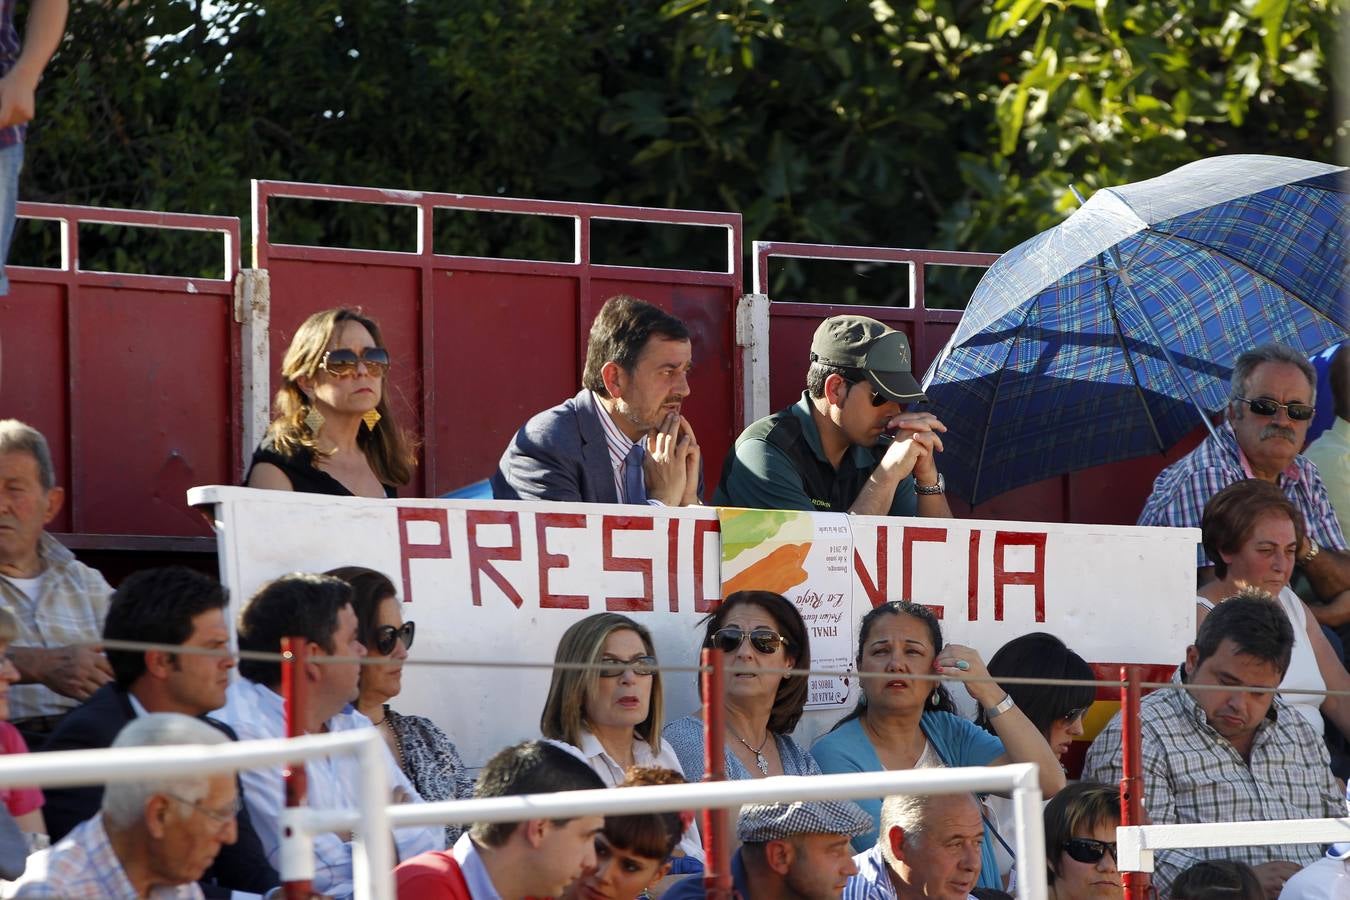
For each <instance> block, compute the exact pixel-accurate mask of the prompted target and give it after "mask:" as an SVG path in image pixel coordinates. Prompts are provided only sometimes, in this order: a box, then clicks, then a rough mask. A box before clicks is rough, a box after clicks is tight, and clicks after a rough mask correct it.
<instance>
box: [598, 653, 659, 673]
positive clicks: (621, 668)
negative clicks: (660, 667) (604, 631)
mask: <svg viewBox="0 0 1350 900" xmlns="http://www.w3.org/2000/svg"><path fill="white" fill-rule="evenodd" d="M629 669H632V670H633V674H634V675H639V676H648V675H651V674H653V673H654V672H655V671H656V657H655V656H635V657H633V658H632V659H616V658H614V657H612V656H606V657H604V658H603V659H601V660H600V677H601V678H618V677H619V676H620V675H622V674H623V673H624V672H627V671H628V670H629Z"/></svg>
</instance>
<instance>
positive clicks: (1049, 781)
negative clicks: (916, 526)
mask: <svg viewBox="0 0 1350 900" xmlns="http://www.w3.org/2000/svg"><path fill="white" fill-rule="evenodd" d="M857 666H858V675H859V688H860V694H859V697H858V705H857V706H856V707H855V708H854V710H853V712H851V713H849V714H848V715H847V716H845V717H844V718H843V719H842V720H840V722H839V724H837V725H835V726H834V729H833V730H832V731H830V733H829V734H826V735H825V736H824V737H822V738H821V739H820V740H818V741H816V743H815V746H813V747H812V748H811V752H812V753H813V754H815V757H816V760H817V761H818V762H819V763H820V767H821V769H822V770H823V771H825V772H826V773H838V772H877V771H882V770H896V769H927V768H934V769H936V768H942V767H948V766H950V767H958V766H997V765H1003V764H1004V763H1009V762H1034V763H1036V764H1038V765H1039V766H1040V780H1041V791H1042V792H1043V793H1044V794H1045V795H1046V796H1051V795H1053V794H1054V793H1055V792H1056V791H1058V790H1059V789H1060V788H1062V787H1063V786H1064V770H1063V769H1061V768H1060V766H1059V760H1058V759H1057V758H1056V757H1055V754H1054V752H1053V751H1052V750H1051V749H1050V745H1049V744H1048V743H1046V740H1045V736H1044V735H1043V734H1041V732H1040V731H1038V730H1037V729H1036V726H1035V725H1033V724H1032V722H1031V720H1030V719H1028V718H1027V716H1026V714H1025V713H1024V712H1022V710H1020V709H1018V708H1017V703H1016V702H1015V701H1014V700H1013V698H1012V697H1011V696H1009V695H1008V693H1007V692H1006V691H1004V690H1003V689H1002V688H1001V687H999V686H998V684H997V683H995V682H993V681H992V680H988V674H989V673H988V672H987V671H986V670H985V667H984V662H983V660H981V659H980V655H979V654H978V653H977V652H975V651H974V650H973V649H971V648H970V647H965V646H962V645H960V644H945V645H944V643H943V640H942V628H941V626H940V625H939V624H938V620H937V617H936V616H935V615H933V612H932V610H930V609H929V608H928V607H926V606H922V605H920V604H917V603H910V602H908V601H905V600H893V601H891V602H889V603H883V604H882V605H880V606H878V607H876V608H875V609H873V610H871V611H870V612H869V613H868V614H867V615H865V616H863V619H862V623H861V624H860V625H859V626H858V656H857ZM909 675H945V676H948V677H955V676H961V675H968V676H971V677H972V678H973V679H976V680H971V681H969V682H966V688H967V690H969V691H970V695H971V696H972V697H973V698H974V699H975V701H976V702H977V703H978V704H979V705H980V706H981V707H983V708H984V710H985V715H986V716H987V718H988V719H989V720H990V722H991V723H992V725H993V730H994V734H989V733H988V732H986V731H985V730H984V729H982V728H980V727H979V726H978V725H976V724H974V723H973V722H970V721H968V720H966V719H963V718H961V717H960V716H958V715H956V713H955V706H954V705H953V704H952V699H951V696H950V695H949V694H948V693H947V689H946V688H945V687H943V686H942V685H941V684H940V683H938V682H936V681H927V680H922V681H921V680H917V679H914V678H908V677H906V676H909ZM995 735H997V736H995ZM857 802H858V805H859V806H861V807H862V808H863V809H865V810H867V811H868V813H869V814H871V816H872V820H873V821H874V822H875V821H878V820H879V819H880V817H881V799H880V798H877V799H874V800H859V801H857ZM876 839H877V832H876V830H875V829H873V830H872V831H871V832H869V833H867V834H864V835H859V836H858V837H856V838H854V839H853V846H854V848H856V849H857V851H858V852H860V853H861V852H863V851H865V850H868V849H870V848H871V847H872V846H873V845H874V844H875V843H876ZM996 840H997V838H996V837H995V836H994V834H993V832H992V829H991V827H990V822H989V820H988V817H986V819H985V836H984V842H983V846H982V848H981V856H982V863H981V869H980V881H979V883H980V886H981V887H989V888H996V889H1000V890H1001V889H1002V887H1003V880H1002V877H1001V876H1000V874H999V869H998V862H997V860H996V859H995V857H994V844H995V842H996Z"/></svg>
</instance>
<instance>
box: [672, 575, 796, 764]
mask: <svg viewBox="0 0 1350 900" xmlns="http://www.w3.org/2000/svg"><path fill="white" fill-rule="evenodd" d="M703 646H704V647H712V648H714V649H716V650H718V651H719V652H721V653H722V655H723V661H724V663H725V664H726V666H727V667H728V668H736V669H740V670H743V671H740V672H737V673H735V674H731V673H728V674H727V676H726V684H725V697H726V719H725V722H726V734H725V735H724V737H725V741H724V743H725V746H726V754H725V755H726V777H727V778H728V779H729V780H732V781H737V780H743V779H746V778H765V777H767V776H769V775H819V774H820V767H819V766H817V765H816V761H815V760H814V759H812V758H811V754H810V753H808V752H806V750H805V748H803V747H802V746H801V745H799V744H798V743H797V742H796V741H794V740H793V739H792V738H791V737H789V734H790V733H791V732H792V729H794V728H796V727H797V722H798V720H799V719H801V717H802V708H803V707H805V705H806V693H807V680H806V676H804V675H783V674H781V673H780V672H776V671H773V670H775V669H807V668H810V666H811V645H810V643H809V641H808V640H807V636H806V626H805V624H803V622H802V617H801V613H799V612H797V607H796V606H794V605H793V604H792V601H790V600H788V599H787V598H786V597H784V596H783V595H782V594H775V593H773V592H772V591H737V592H736V593H734V594H732V595H731V596H729V597H727V598H726V599H725V600H723V601H722V604H721V605H720V606H718V607H717V610H716V611H715V612H713V613H712V615H710V616H708V618H707V619H705V620H704V637H703ZM664 736H665V739H666V740H667V741H669V742H670V744H671V746H673V747H674V748H675V754H676V755H677V756H678V757H679V758H680V765H681V767H682V768H683V769H684V775H685V777H686V778H688V779H689V780H690V781H700V780H702V778H703V768H704V767H703V719H702V718H701V717H700V716H698V715H692V716H685V717H684V718H683V719H676V720H675V721H674V722H671V723H670V724H669V725H667V726H666V728H665V732H664Z"/></svg>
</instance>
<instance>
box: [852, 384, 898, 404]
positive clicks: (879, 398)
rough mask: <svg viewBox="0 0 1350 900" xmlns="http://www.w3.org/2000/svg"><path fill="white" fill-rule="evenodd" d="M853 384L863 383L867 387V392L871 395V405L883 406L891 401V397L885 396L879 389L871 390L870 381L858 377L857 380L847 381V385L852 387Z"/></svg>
mask: <svg viewBox="0 0 1350 900" xmlns="http://www.w3.org/2000/svg"><path fill="white" fill-rule="evenodd" d="M855 384H865V386H866V387H867V390H868V393H870V394H871V395H872V405H873V406H885V405H886V404H887V403H889V402H891V398H890V397H887V396H885V395H884V394H882V393H881V392H880V391H874V390H872V382H870V381H864V380H863V379H861V378H860V379H858V380H857V381H850V382H849V383H848V386H849V387H853V385H855Z"/></svg>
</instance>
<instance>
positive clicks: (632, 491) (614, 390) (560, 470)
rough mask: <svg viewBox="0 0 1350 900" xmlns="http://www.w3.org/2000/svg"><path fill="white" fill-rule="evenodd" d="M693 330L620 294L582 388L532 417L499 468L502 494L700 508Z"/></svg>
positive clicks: (597, 330) (599, 329)
mask: <svg viewBox="0 0 1350 900" xmlns="http://www.w3.org/2000/svg"><path fill="white" fill-rule="evenodd" d="M691 357H692V345H691V343H690V340H689V329H688V328H687V327H686V326H685V324H684V323H683V322H681V321H680V320H679V319H677V318H675V317H674V316H672V315H670V314H669V313H667V312H665V311H664V310H661V309H658V308H657V307H655V306H652V305H651V304H650V303H644V302H643V301H641V300H638V299H636V298H634V297H627V296H623V295H619V296H616V297H611V298H610V299H609V300H607V301H606V302H605V305H604V306H603V307H601V309H600V312H599V314H598V315H596V317H595V322H594V323H593V324H592V325H591V332H590V337H589V340H588V342H587V347H586V368H585V371H584V372H583V374H582V379H581V382H582V388H581V391H580V392H579V393H578V394H577V395H576V396H575V397H570V398H568V399H567V400H565V401H563V402H562V403H560V404H558V405H557V406H555V407H553V408H551V409H546V410H544V411H543V412H541V413H539V414H538V415H536V416H534V417H533V418H531V419H530V420H529V421H528V422H526V423H525V424H524V425H523V426H522V427H521V429H520V430H519V431H517V432H516V435H515V437H513V438H512V439H511V443H510V444H509V445H507V448H506V452H505V453H503V454H502V458H501V462H500V463H499V464H498V467H497V471H496V473H494V474H493V476H492V496H493V497H494V498H496V499H498V500H560V501H571V502H573V503H578V502H580V503H648V504H652V505H663V506H697V505H699V504H700V503H701V500H702V494H703V485H702V483H701V481H702V465H701V456H700V454H699V447H698V440H697V439H696V438H695V437H694V429H693V427H692V426H691V425H690V424H689V421H688V420H687V419H685V418H684V417H683V416H682V415H680V407H681V405H682V404H683V403H684V401H685V399H686V398H688V396H689V379H688V375H689V369H690V365H691V362H690V360H691Z"/></svg>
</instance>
